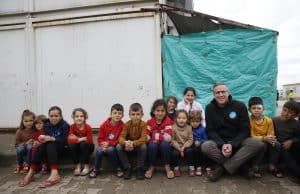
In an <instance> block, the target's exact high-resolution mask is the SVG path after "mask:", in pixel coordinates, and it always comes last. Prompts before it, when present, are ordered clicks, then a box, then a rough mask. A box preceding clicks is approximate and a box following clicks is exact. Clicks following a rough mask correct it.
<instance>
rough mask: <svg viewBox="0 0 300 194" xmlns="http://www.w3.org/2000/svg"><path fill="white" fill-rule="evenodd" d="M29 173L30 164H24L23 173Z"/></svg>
mask: <svg viewBox="0 0 300 194" xmlns="http://www.w3.org/2000/svg"><path fill="white" fill-rule="evenodd" d="M28 171H29V165H28V164H24V166H23V168H22V170H21V173H23V174H25V173H27V172H28Z"/></svg>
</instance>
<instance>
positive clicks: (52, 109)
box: [48, 106, 63, 118]
mask: <svg viewBox="0 0 300 194" xmlns="http://www.w3.org/2000/svg"><path fill="white" fill-rule="evenodd" d="M54 110H58V114H59V116H60V117H61V118H63V116H62V110H61V108H59V107H58V106H52V107H50V108H49V111H48V114H49V115H50V112H51V111H54Z"/></svg>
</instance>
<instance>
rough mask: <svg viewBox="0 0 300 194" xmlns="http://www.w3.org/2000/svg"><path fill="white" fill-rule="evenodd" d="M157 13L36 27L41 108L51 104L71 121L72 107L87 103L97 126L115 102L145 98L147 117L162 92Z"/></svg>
mask: <svg viewBox="0 0 300 194" xmlns="http://www.w3.org/2000/svg"><path fill="white" fill-rule="evenodd" d="M156 25H157V24H155V21H154V17H144V18H134V19H122V20H110V21H100V22H91V23H83V24H73V25H62V26H51V27H42V28H38V29H36V65H37V84H38V91H37V93H38V107H40V108H39V110H38V111H39V112H47V110H48V108H49V107H50V106H52V105H59V106H61V107H62V109H63V110H64V115H65V118H66V119H67V120H68V121H71V119H70V114H71V111H72V109H73V108H75V107H83V108H85V109H87V111H88V113H89V114H90V119H89V123H91V124H92V125H93V126H94V127H98V126H99V124H100V123H101V122H102V121H103V120H104V119H105V118H106V117H107V116H108V114H109V111H110V107H111V105H112V104H114V103H117V102H119V103H121V104H123V105H124V106H125V108H126V109H125V115H128V106H129V105H130V104H131V103H133V102H140V103H141V104H142V105H143V106H144V109H145V110H144V112H145V119H147V118H149V111H150V106H151V104H152V103H153V101H154V100H155V99H156V98H157V97H158V96H159V95H160V94H161V88H157V85H159V83H160V82H161V80H160V79H161V75H157V74H156V72H159V71H158V70H157V69H156V68H158V67H159V65H158V64H156V62H157V61H158V60H157V57H160V51H158V50H157V49H156V48H157V43H158V41H157V38H160V37H159V36H156V32H155V29H156V28H155V26H156Z"/></svg>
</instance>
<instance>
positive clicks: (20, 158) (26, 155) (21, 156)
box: [16, 144, 32, 166]
mask: <svg viewBox="0 0 300 194" xmlns="http://www.w3.org/2000/svg"><path fill="white" fill-rule="evenodd" d="M31 150H32V144H25V145H21V146H18V147H16V153H17V164H18V166H23V162H25V163H26V164H28V165H30V164H31Z"/></svg>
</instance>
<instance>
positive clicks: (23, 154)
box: [14, 110, 35, 174]
mask: <svg viewBox="0 0 300 194" xmlns="http://www.w3.org/2000/svg"><path fill="white" fill-rule="evenodd" d="M34 119H35V114H34V113H33V112H31V111H30V110H24V111H23V113H22V116H21V124H20V128H19V129H18V130H17V132H16V137H15V147H16V153H17V167H16V168H15V171H14V173H15V174H17V173H20V172H21V173H26V172H28V170H29V166H30V164H31V156H32V154H31V151H32V144H33V142H34V132H35V129H34V126H33V122H34Z"/></svg>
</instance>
